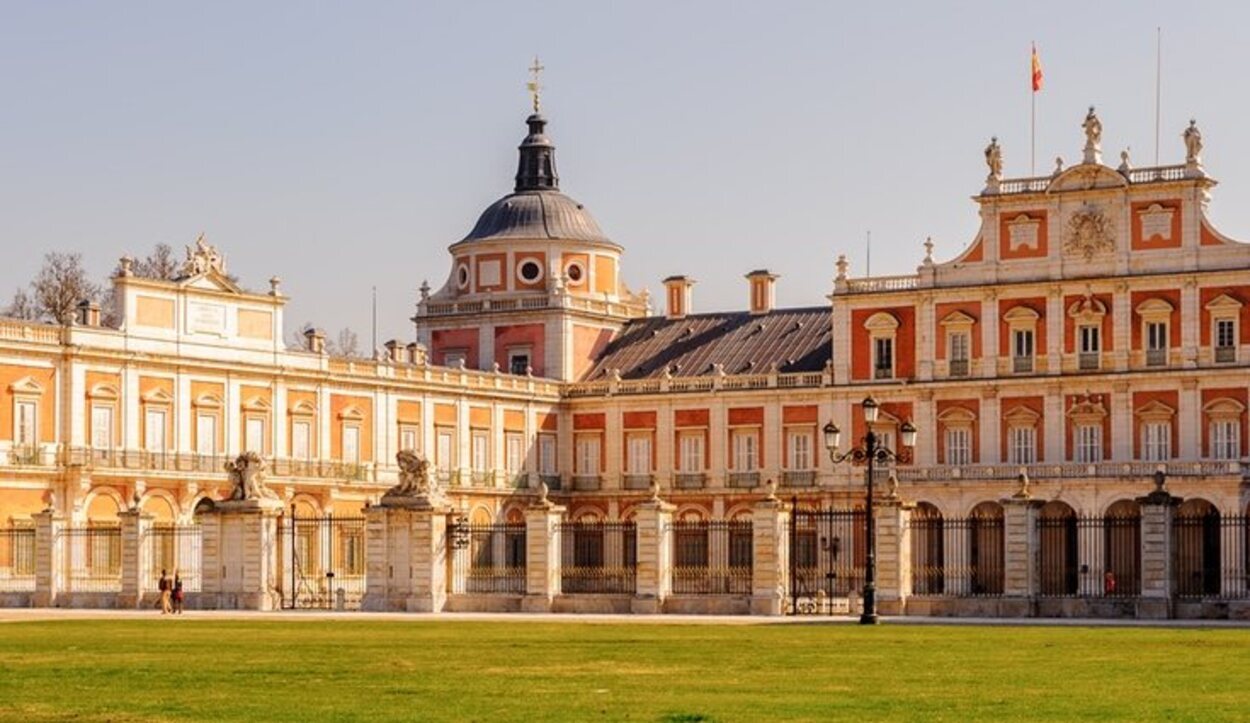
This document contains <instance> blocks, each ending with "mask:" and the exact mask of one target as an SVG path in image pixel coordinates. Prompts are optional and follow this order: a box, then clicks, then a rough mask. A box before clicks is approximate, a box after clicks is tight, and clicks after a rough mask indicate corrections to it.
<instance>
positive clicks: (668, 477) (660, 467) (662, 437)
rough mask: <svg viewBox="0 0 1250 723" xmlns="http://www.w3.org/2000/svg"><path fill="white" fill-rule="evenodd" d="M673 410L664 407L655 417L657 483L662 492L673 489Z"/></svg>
mask: <svg viewBox="0 0 1250 723" xmlns="http://www.w3.org/2000/svg"><path fill="white" fill-rule="evenodd" d="M673 434H674V432H673V409H672V407H671V406H669V405H668V404H665V405H663V406H662V407H661V408H660V409H659V410H658V411H657V412H656V415H655V482H656V484H658V485H659V486H660V489H662V490H671V489H673V467H674V465H673V459H674V456H673V455H674V451H673V445H674V443H675V440H674V438H673Z"/></svg>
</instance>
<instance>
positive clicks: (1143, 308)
mask: <svg viewBox="0 0 1250 723" xmlns="http://www.w3.org/2000/svg"><path fill="white" fill-rule="evenodd" d="M1136 311H1137V313H1138V314H1139V315H1141V316H1150V315H1164V314H1171V313H1172V311H1173V307H1172V304H1171V303H1169V302H1168V301H1167V300H1166V299H1160V298H1159V297H1157V296H1156V297H1154V298H1152V299H1146V300H1145V301H1143V302H1141V303H1140V304H1138V305H1137V309H1136Z"/></svg>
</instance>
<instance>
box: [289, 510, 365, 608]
mask: <svg viewBox="0 0 1250 723" xmlns="http://www.w3.org/2000/svg"><path fill="white" fill-rule="evenodd" d="M279 524H280V528H279V529H280V532H281V534H280V535H279V538H280V541H281V545H280V549H279V555H280V556H281V557H282V559H283V563H284V564H283V568H284V569H283V572H284V574H283V579H282V585H283V587H284V588H285V589H284V590H283V595H282V604H283V606H284V607H286V608H288V609H315V608H320V609H323V610H359V609H360V603H361V600H362V599H363V598H364V596H365V518H364V517H361V516H354V517H351V516H342V517H339V516H335V515H325V516H321V517H300V516H298V515H296V514H295V510H294V509H292V510H291V514H290V515H288V516H284V518H283V519H282V520H281V521H280V523H279Z"/></svg>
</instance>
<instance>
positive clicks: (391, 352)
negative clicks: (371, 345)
mask: <svg viewBox="0 0 1250 723" xmlns="http://www.w3.org/2000/svg"><path fill="white" fill-rule="evenodd" d="M383 346H385V347H386V360H387V361H389V362H390V363H392V364H402V363H404V362H406V361H408V360H407V359H405V358H404V355H405V353H406V352H407V350H406V349H404V345H403V344H402V343H400V341H399V340H398V339H388V340H387V342H386V343H385V344H383Z"/></svg>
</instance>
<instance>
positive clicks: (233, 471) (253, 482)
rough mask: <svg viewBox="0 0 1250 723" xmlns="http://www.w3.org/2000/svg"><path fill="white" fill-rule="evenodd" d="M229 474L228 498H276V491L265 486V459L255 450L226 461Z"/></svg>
mask: <svg viewBox="0 0 1250 723" xmlns="http://www.w3.org/2000/svg"><path fill="white" fill-rule="evenodd" d="M226 472H228V473H229V474H230V484H231V485H233V488H232V489H231V490H230V500H232V501H233V500H276V499H278V495H277V493H275V492H274V491H273V490H271V489H269V488H268V487H266V486H265V460H263V459H261V457H260V455H259V454H256V453H255V452H244V453H243V454H241V455H239V456H238V457H237V458H235V460H234V461H233V462H227V463H226Z"/></svg>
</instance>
